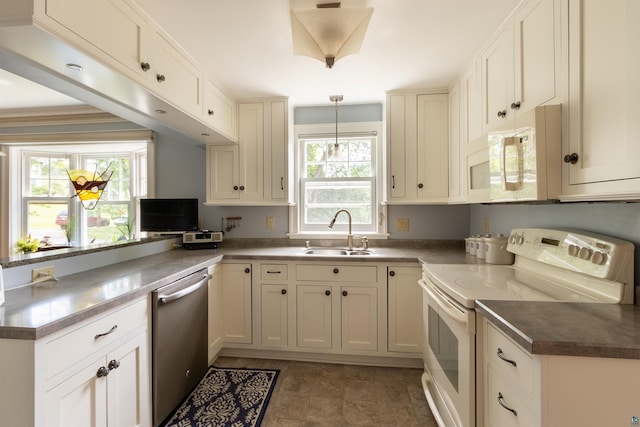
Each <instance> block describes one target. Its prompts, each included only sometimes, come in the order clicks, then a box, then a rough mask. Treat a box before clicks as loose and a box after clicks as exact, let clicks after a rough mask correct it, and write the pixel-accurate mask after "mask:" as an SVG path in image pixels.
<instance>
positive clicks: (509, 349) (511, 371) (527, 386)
mask: <svg viewBox="0 0 640 427" xmlns="http://www.w3.org/2000/svg"><path fill="white" fill-rule="evenodd" d="M500 356H502V358H503V359H501V358H500ZM504 359H506V360H504ZM507 360H508V361H507ZM487 361H488V362H489V363H490V364H493V365H494V366H495V367H496V368H497V369H499V370H500V371H502V372H504V374H505V376H506V377H507V378H509V381H510V382H512V383H514V384H519V385H520V388H521V389H522V391H523V392H524V393H525V394H526V395H527V396H529V397H533V396H532V394H533V374H534V368H533V359H532V358H531V356H529V354H528V353H527V352H525V351H524V350H523V349H522V348H520V347H519V346H518V345H517V344H516V343H514V342H513V341H511V339H509V338H508V337H506V336H505V335H504V334H503V333H502V332H500V331H499V330H498V329H496V328H495V326H493V325H492V324H490V323H489V324H488V327H487ZM509 361H512V362H514V363H515V366H514V365H513V363H510V362H509Z"/></svg>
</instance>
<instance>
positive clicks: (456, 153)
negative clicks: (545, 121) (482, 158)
mask: <svg viewBox="0 0 640 427" xmlns="http://www.w3.org/2000/svg"><path fill="white" fill-rule="evenodd" d="M461 113H462V106H461V103H460V84H459V83H458V84H456V85H455V86H454V87H453V89H451V91H450V92H449V200H450V201H463V200H464V195H465V189H466V185H465V183H466V181H465V175H464V170H465V169H464V167H463V165H464V159H465V158H464V155H463V153H464V147H463V143H462V133H461V130H462V121H461V117H462V115H461Z"/></svg>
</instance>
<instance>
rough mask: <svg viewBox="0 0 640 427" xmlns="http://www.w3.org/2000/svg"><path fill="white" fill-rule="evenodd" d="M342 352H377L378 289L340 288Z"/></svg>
mask: <svg viewBox="0 0 640 427" xmlns="http://www.w3.org/2000/svg"><path fill="white" fill-rule="evenodd" d="M340 296H341V298H340V312H341V315H342V318H341V322H340V323H341V326H342V327H341V336H342V349H343V350H368V351H376V350H378V289H377V288H376V287H374V286H341V287H340Z"/></svg>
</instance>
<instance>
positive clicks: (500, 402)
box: [498, 393, 518, 417]
mask: <svg viewBox="0 0 640 427" xmlns="http://www.w3.org/2000/svg"><path fill="white" fill-rule="evenodd" d="M498 403H499V404H500V406H502V407H503V408H504V409H506V410H507V411H509V412H511V413H512V414H513V415H514V416H516V417H517V416H518V412H516V410H515V409H512V408H509V407H508V406H507V404H506V403H504V397H502V393H498Z"/></svg>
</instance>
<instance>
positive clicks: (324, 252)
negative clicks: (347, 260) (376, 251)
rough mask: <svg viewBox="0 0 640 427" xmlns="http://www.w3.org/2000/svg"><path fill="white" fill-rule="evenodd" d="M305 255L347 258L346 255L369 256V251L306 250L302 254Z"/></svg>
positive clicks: (338, 249)
mask: <svg viewBox="0 0 640 427" xmlns="http://www.w3.org/2000/svg"><path fill="white" fill-rule="evenodd" d="M303 253H304V254H305V255H328V256H348V255H371V251H368V250H365V249H352V250H349V249H341V248H307V249H305V250H304V252H303Z"/></svg>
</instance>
